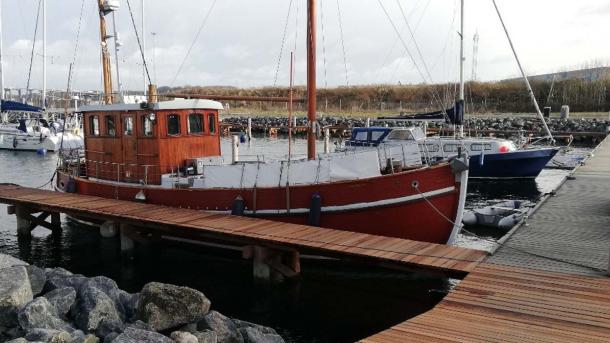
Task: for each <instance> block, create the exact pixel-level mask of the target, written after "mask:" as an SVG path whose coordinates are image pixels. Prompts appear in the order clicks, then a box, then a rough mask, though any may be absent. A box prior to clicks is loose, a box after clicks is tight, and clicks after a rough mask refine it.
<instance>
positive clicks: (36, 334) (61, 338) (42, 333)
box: [25, 329, 72, 343]
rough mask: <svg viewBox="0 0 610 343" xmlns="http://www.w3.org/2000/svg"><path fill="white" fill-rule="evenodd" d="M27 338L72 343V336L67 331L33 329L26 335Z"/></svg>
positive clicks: (37, 340)
mask: <svg viewBox="0 0 610 343" xmlns="http://www.w3.org/2000/svg"><path fill="white" fill-rule="evenodd" d="M25 339H27V340H28V341H30V342H46V343H71V342H72V336H70V334H69V333H67V332H65V331H60V330H48V329H33V330H31V331H29V332H28V333H27V334H26V335H25Z"/></svg>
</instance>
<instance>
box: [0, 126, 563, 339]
mask: <svg viewBox="0 0 610 343" xmlns="http://www.w3.org/2000/svg"><path fill="white" fill-rule="evenodd" d="M222 147H223V152H224V153H225V154H227V158H230V156H231V142H230V140H225V139H223V142H222ZM319 148H320V151H322V146H321V143H320V146H319ZM305 149H306V142H305V141H304V140H295V141H294V143H293V151H294V152H295V154H296V155H299V154H301V155H302V154H304V152H305ZM287 151H288V150H287V140H285V139H263V138H261V139H256V140H254V141H253V142H251V143H242V144H241V146H240V156H241V158H243V159H248V160H252V159H257V158H258V159H262V158H263V156H264V158H265V159H269V158H275V157H281V156H283V155H285V154H287ZM56 164H57V159H56V156H55V155H54V154H47V155H38V154H36V153H29V152H13V151H0V183H16V184H20V185H24V186H30V187H44V188H50V185H49V183H48V181H49V180H50V179H51V177H52V175H53V172H54V169H55V167H56ZM566 173H567V172H566V171H563V170H544V171H543V173H542V174H541V176H539V177H538V178H537V179H536V180H516V181H503V182H490V181H486V182H471V183H470V185H469V194H468V205H467V207H469V208H473V207H480V206H485V205H486V204H490V203H493V202H495V201H500V200H530V201H532V202H535V201H536V200H537V199H538V198H539V197H540V196H541V195H542V194H544V193H547V192H549V191H551V190H553V189H554V188H555V187H556V186H557V185H558V184H559V182H561V180H562V179H563V177H564V176H565V175H566ZM15 228H16V223H15V218H14V216H9V215H7V214H6V210H5V209H4V208H2V209H0V253H6V254H10V255H13V256H15V257H18V258H20V259H23V260H25V261H27V262H30V263H32V264H35V265H37V266H40V267H63V268H66V269H68V270H70V271H72V272H74V273H80V274H84V275H86V276H95V275H105V276H108V277H110V278H112V279H114V280H116V281H117V283H118V285H119V287H120V288H122V289H125V290H127V291H131V292H136V291H139V290H140V289H141V288H142V286H143V285H144V284H145V283H147V282H150V281H160V282H167V283H172V284H177V285H184V286H189V287H192V288H195V289H198V290H200V291H202V292H203V293H205V294H206V296H208V297H209V298H210V299H212V308H214V309H216V310H218V311H219V312H221V313H223V314H226V315H229V316H232V317H236V318H239V319H243V320H247V321H252V322H256V323H259V324H262V325H266V326H271V327H273V328H275V329H276V330H277V331H278V333H280V334H281V335H282V336H283V337H284V338H285V339H286V340H287V341H289V342H348V341H354V340H357V339H360V338H363V337H366V336H367V335H371V334H373V333H376V332H378V331H380V330H383V329H386V328H388V327H390V326H392V325H394V324H397V323H400V322H403V321H405V320H406V319H408V318H410V317H413V316H416V315H418V314H420V313H423V312H425V311H427V310H429V309H431V308H432V307H433V306H434V305H435V304H436V303H438V301H440V300H441V299H442V297H443V296H444V295H445V294H446V293H447V292H448V291H449V290H450V289H451V287H453V286H455V284H456V283H457V281H456V280H451V279H447V278H445V277H443V276H439V275H431V274H421V273H407V272H397V271H390V270H380V269H379V268H371V267H366V266H361V265H358V266H356V265H353V264H349V263H339V262H337V261H329V260H321V259H316V260H313V259H312V260H304V261H303V262H302V277H301V278H299V279H298V280H295V281H291V282H288V283H286V284H283V285H279V286H273V287H268V286H264V285H259V284H256V283H255V282H254V281H253V280H252V269H251V268H252V266H251V262H250V261H246V260H241V259H239V258H236V256H238V255H236V254H231V253H225V252H220V251H218V250H214V251H212V250H210V248H206V247H202V246H193V245H186V244H183V245H182V244H181V245H178V244H172V245H167V246H163V247H161V248H155V249H156V250H155V251H145V252H142V253H141V254H139V255H138V256H137V258H136V259H134V260H133V261H130V262H125V261H124V260H122V259H121V254H120V243H119V241H118V240H114V239H103V238H101V237H100V236H99V234H98V233H97V232H96V231H95V230H93V229H92V228H89V227H82V226H79V225H78V224H76V223H73V222H70V221H68V220H66V219H65V218H64V220H63V230H62V233H61V234H60V235H51V234H50V232H48V231H46V230H45V229H41V228H37V229H35V230H34V232H33V236H34V238H33V239H32V240H31V241H30V240H27V241H26V240H23V241H22V240H19V239H18V238H17V233H16V229H15ZM469 231H471V232H472V233H474V234H476V236H473V235H471V234H462V235H460V237H459V243H458V244H459V245H461V246H465V247H471V248H476V249H490V248H491V247H492V246H493V242H494V241H495V240H497V239H499V238H500V237H501V236H502V234H503V232H499V231H496V230H491V229H485V228H471V229H469Z"/></svg>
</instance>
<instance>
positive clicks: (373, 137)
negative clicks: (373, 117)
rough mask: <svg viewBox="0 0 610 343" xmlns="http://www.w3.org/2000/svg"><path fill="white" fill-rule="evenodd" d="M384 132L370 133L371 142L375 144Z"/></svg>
mask: <svg viewBox="0 0 610 343" xmlns="http://www.w3.org/2000/svg"><path fill="white" fill-rule="evenodd" d="M384 133H385V132H384V131H372V132H371V141H373V142H377V141H378V140H379V139H380V138H381V137H382V136H383V134H384Z"/></svg>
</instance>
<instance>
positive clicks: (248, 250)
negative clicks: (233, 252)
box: [242, 246, 301, 284]
mask: <svg viewBox="0 0 610 343" xmlns="http://www.w3.org/2000/svg"><path fill="white" fill-rule="evenodd" d="M242 256H243V258H244V259H252V275H253V277H254V280H255V281H257V282H261V283H264V284H277V283H282V282H284V281H286V280H288V279H293V278H296V277H298V276H299V275H300V274H301V260H300V254H299V252H298V251H296V250H280V249H274V248H269V247H262V246H246V247H244V248H243V250H242Z"/></svg>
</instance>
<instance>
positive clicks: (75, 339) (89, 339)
mask: <svg viewBox="0 0 610 343" xmlns="http://www.w3.org/2000/svg"><path fill="white" fill-rule="evenodd" d="M71 336H72V343H99V342H100V339H99V338H97V337H95V336H94V335H85V333H84V332H82V331H81V330H75V331H73V332H72V333H71Z"/></svg>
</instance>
